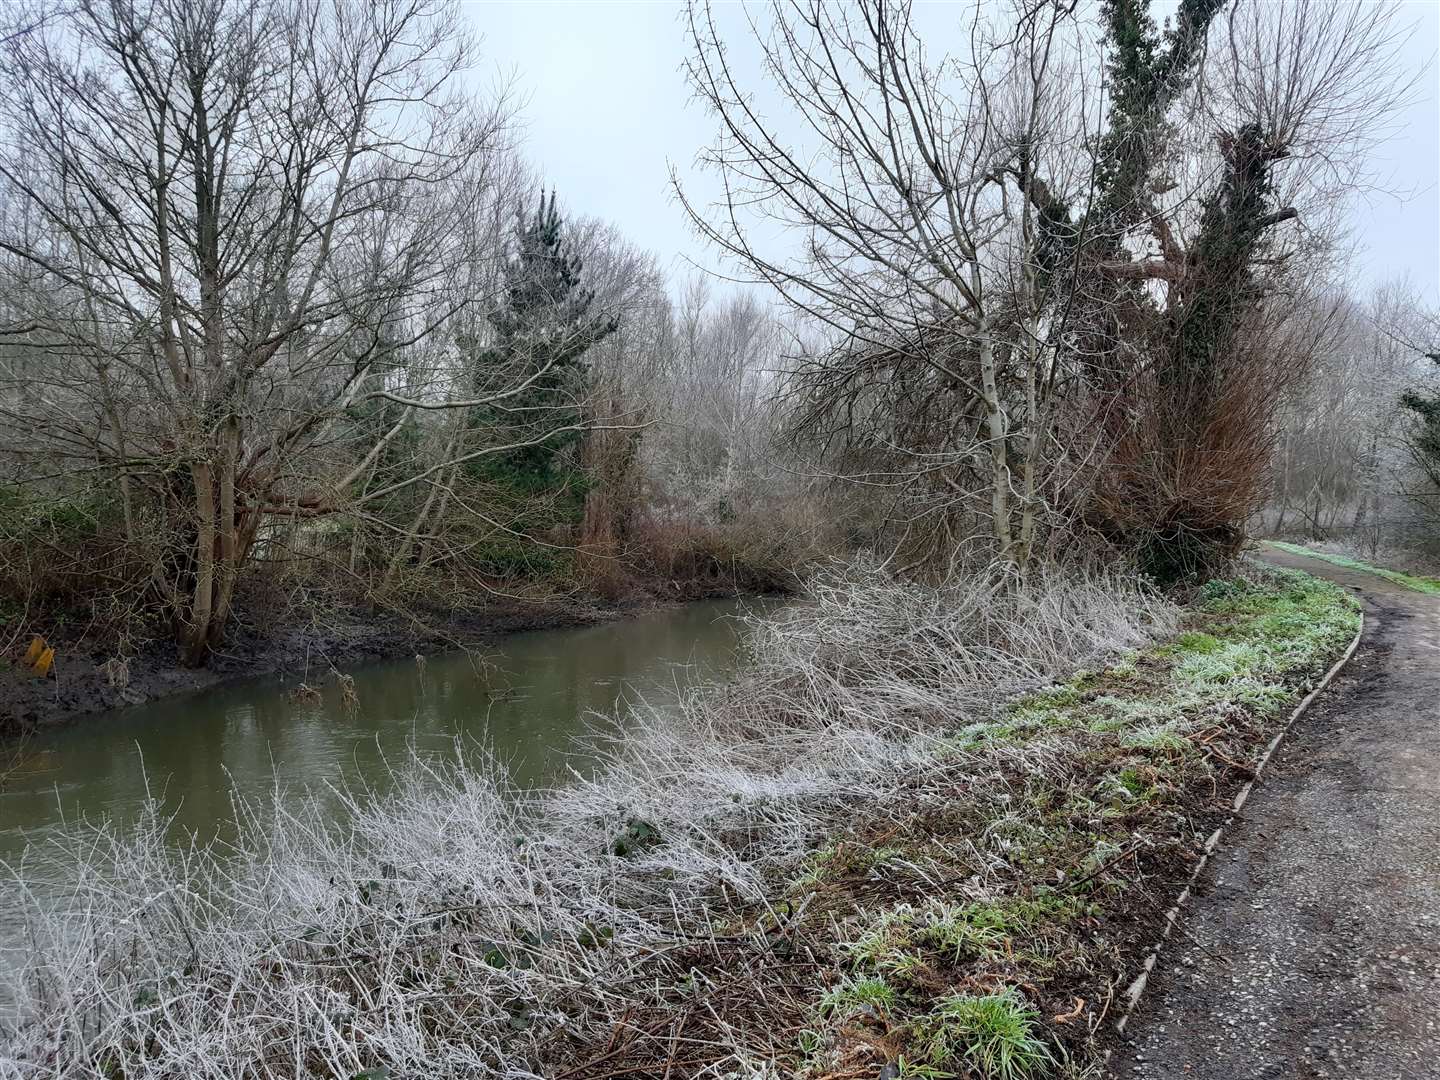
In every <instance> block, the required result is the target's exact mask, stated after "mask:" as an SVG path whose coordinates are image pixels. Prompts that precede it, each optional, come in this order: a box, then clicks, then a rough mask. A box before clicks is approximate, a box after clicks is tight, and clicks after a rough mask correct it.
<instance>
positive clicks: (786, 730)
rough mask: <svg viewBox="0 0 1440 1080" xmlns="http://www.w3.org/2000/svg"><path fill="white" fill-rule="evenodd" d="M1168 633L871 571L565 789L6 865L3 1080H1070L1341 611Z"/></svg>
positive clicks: (629, 730)
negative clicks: (1098, 995) (1182, 859)
mask: <svg viewBox="0 0 1440 1080" xmlns="http://www.w3.org/2000/svg"><path fill="white" fill-rule="evenodd" d="M1180 617H1181V616H1180V612H1179V611H1178V609H1177V608H1176V607H1174V606H1173V605H1172V604H1171V603H1170V602H1168V601H1166V600H1164V599H1161V598H1159V597H1157V596H1156V595H1154V594H1151V593H1149V592H1146V591H1143V590H1138V589H1136V588H1134V587H1131V586H1128V585H1126V584H1125V582H1124V581H1123V579H1116V578H1098V579H1093V580H1088V581H1085V580H1078V581H1077V580H1065V579H1061V578H1059V577H1055V578H1050V579H1047V580H1045V581H1044V582H1043V584H1038V583H1037V584H1035V585H1026V586H1018V585H1016V583H1015V582H1014V581H1013V580H1009V579H1004V578H1002V579H999V580H996V581H989V582H976V583H974V584H970V585H966V586H955V587H951V588H948V589H946V590H943V591H941V592H939V593H938V594H937V592H935V591H934V590H930V589H924V588H920V587H917V586H911V585H905V584H897V583H895V582H894V581H892V580H890V579H888V578H886V577H884V576H883V575H880V574H878V573H876V572H875V571H873V570H869V569H863V568H862V569H855V570H852V571H850V572H849V573H848V574H847V575H846V576H845V577H843V578H835V579H831V580H828V581H825V582H823V583H820V584H819V585H817V587H816V589H815V591H814V597H813V603H811V604H809V605H805V606H800V607H796V608H793V609H790V610H788V611H786V612H784V613H782V614H780V615H779V616H777V617H774V618H771V619H766V620H761V621H758V622H757V623H756V624H755V625H754V626H753V627H752V628H751V643H752V644H751V648H752V649H753V652H754V662H753V665H752V667H751V668H750V670H749V672H748V673H747V675H746V676H745V677H744V678H743V679H741V680H740V681H739V682H736V683H733V684H729V685H724V686H711V687H702V688H699V689H697V690H695V691H694V692H693V693H691V694H690V695H689V696H688V697H686V698H685V700H684V702H683V706H682V707H681V708H680V710H679V711H678V713H664V712H660V711H646V710H643V709H642V710H638V711H635V712H632V713H630V714H628V715H626V716H624V717H618V718H616V720H617V724H618V726H617V728H616V729H615V730H613V731H611V732H610V733H609V734H608V735H601V736H598V737H599V738H601V739H602V745H603V749H602V751H601V755H600V756H601V758H602V764H601V766H600V767H599V768H598V769H597V770H596V771H595V773H594V774H593V775H591V776H588V777H584V778H577V780H576V782H575V783H574V784H573V785H572V786H569V787H567V788H564V789H563V790H558V791H554V792H550V793H548V794H545V795H541V796H536V797H522V796H520V795H519V794H518V793H516V792H514V791H510V790H508V789H507V787H506V785H505V782H504V778H503V774H502V772H501V771H500V770H499V768H498V767H497V766H496V764H495V763H494V762H493V761H491V760H489V759H488V758H486V757H485V756H484V755H483V754H476V753H467V754H464V755H462V756H461V757H460V759H458V760H457V761H455V762H451V763H448V764H439V763H436V762H425V761H418V760H417V761H412V762H410V763H408V764H406V765H405V766H403V767H402V768H401V770H400V771H401V775H400V777H399V778H398V784H397V788H396V790H395V791H394V792H393V793H392V794H389V795H386V796H384V797H371V796H369V795H367V794H365V793H363V792H351V793H346V794H345V795H344V798H345V799H346V803H347V807H346V808H347V811H348V813H347V815H346V819H347V824H345V825H337V824H335V819H334V818H333V817H331V816H330V815H329V814H327V813H326V811H325V809H324V808H323V805H324V804H322V803H321V802H319V801H317V802H314V803H310V804H307V805H305V806H303V807H301V808H300V809H293V808H292V809H288V810H283V811H281V810H272V809H266V808H264V807H256V806H251V807H241V808H240V810H241V820H242V827H241V829H240V834H239V839H238V840H236V841H235V842H234V844H233V845H231V846H227V847H225V848H223V849H213V848H205V847H201V846H194V847H190V848H187V849H185V850H181V851H176V850H174V849H172V848H171V847H169V846H168V845H167V843H166V839H165V837H166V829H165V822H163V821H161V820H159V819H157V818H156V817H154V816H151V817H149V818H148V819H147V820H146V821H144V822H143V823H142V824H141V827H139V828H138V829H133V830H127V831H125V832H124V833H120V832H117V831H115V830H113V829H111V828H109V827H107V826H104V825H99V826H96V827H93V828H91V827H79V828H76V829H75V830H74V831H73V832H72V833H71V835H70V837H69V838H68V839H67V840H64V841H57V842H55V843H53V844H48V845H47V846H45V847H44V848H42V849H39V850H36V851H33V852H32V853H31V854H30V856H29V857H28V860H27V862H26V864H25V865H24V866H21V867H15V868H11V869H12V871H13V874H12V880H11V881H9V882H8V883H7V885H6V891H5V896H4V902H5V904H6V905H7V907H8V906H10V905H19V906H22V907H25V908H26V910H27V916H28V917H29V918H30V920H31V922H32V927H33V929H32V933H33V941H34V948H33V951H31V952H30V953H29V955H28V957H27V958H26V959H25V961H24V963H23V966H22V967H20V968H19V969H18V972H17V978H16V981H15V985H14V986H13V988H12V993H13V994H14V997H15V1000H16V1002H17V1005H16V1008H17V1009H18V1014H17V1015H16V1016H15V1017H14V1018H12V1019H11V1020H10V1021H8V1022H7V1026H6V1033H5V1042H4V1049H3V1052H0V1075H3V1076H5V1077H6V1078H7V1080H9V1078H15V1080H20V1078H23V1080H34V1078H38V1077H51V1076H53V1077H82V1076H86V1077H89V1076H93V1077H97V1078H98V1077H122V1076H123V1077H126V1078H127V1080H141V1078H147V1080H161V1078H164V1080H179V1078H181V1077H184V1078H186V1080H199V1078H203V1077H217V1078H218V1077H222V1076H224V1077H234V1076H255V1077H277V1078H278V1077H286V1078H291V1077H294V1078H299V1077H312V1076H325V1077H333V1076H343V1077H347V1078H348V1077H354V1076H360V1075H364V1076H367V1077H379V1076H385V1075H389V1076H406V1075H425V1076H428V1077H437V1078H447V1077H457V1078H458V1077H473V1076H477V1075H495V1076H531V1075H545V1076H564V1075H567V1069H578V1071H573V1072H571V1073H569V1075H598V1074H601V1073H603V1071H604V1070H603V1069H602V1068H601V1067H600V1064H598V1062H599V1061H600V1060H601V1059H606V1060H607V1061H608V1062H609V1064H611V1065H619V1064H631V1065H634V1070H632V1071H636V1072H637V1073H640V1074H643V1073H645V1071H646V1070H645V1069H642V1068H640V1065H639V1064H637V1063H638V1062H641V1061H649V1062H650V1064H651V1065H652V1066H653V1065H655V1063H660V1064H659V1065H658V1066H657V1067H655V1068H653V1069H651V1070H650V1071H651V1072H652V1073H653V1074H654V1075H660V1072H661V1070H662V1069H663V1067H664V1063H665V1062H666V1061H672V1062H673V1061H677V1060H685V1061H687V1062H689V1063H690V1066H689V1067H687V1068H686V1070H685V1074H686V1075H702V1074H703V1075H716V1076H718V1075H722V1074H727V1073H733V1072H735V1071H736V1070H739V1071H741V1072H746V1071H752V1072H754V1074H755V1075H761V1074H762V1073H763V1072H764V1070H765V1069H766V1068H781V1069H782V1071H784V1072H787V1073H794V1072H805V1071H806V1070H809V1071H811V1072H813V1073H814V1074H815V1075H817V1076H818V1075H822V1074H824V1072H825V1069H826V1068H829V1067H831V1066H833V1065H834V1064H835V1063H837V1062H839V1061H841V1060H844V1061H853V1060H854V1059H855V1057H856V1055H861V1056H862V1057H863V1056H866V1055H868V1057H869V1058H875V1059H876V1060H878V1057H877V1055H879V1056H883V1055H882V1053H881V1049H882V1048H883V1047H886V1046H891V1045H902V1046H903V1047H904V1048H905V1049H904V1051H903V1054H902V1055H901V1056H903V1057H904V1059H905V1060H906V1061H907V1062H908V1063H911V1064H914V1065H916V1066H917V1067H918V1066H919V1065H922V1064H928V1065H933V1066H935V1067H937V1068H938V1067H942V1066H945V1065H946V1064H947V1063H948V1064H949V1065H951V1066H953V1065H955V1064H956V1063H958V1062H962V1061H964V1062H970V1063H971V1065H972V1067H974V1068H977V1069H982V1070H988V1071H982V1072H981V1073H980V1075H987V1076H992V1075H993V1076H1003V1075H1014V1076H1027V1075H1036V1076H1038V1075H1043V1074H1046V1073H1047V1072H1048V1071H1051V1070H1052V1067H1053V1066H1054V1065H1055V1064H1056V1063H1057V1062H1061V1061H1063V1060H1065V1059H1066V1057H1067V1055H1075V1054H1076V1053H1078V1052H1082V1051H1083V1049H1084V1047H1085V1046H1086V1045H1087V1043H1086V1039H1087V1038H1088V1035H1089V1032H1090V1031H1091V1029H1092V1028H1093V1027H1094V1025H1095V1024H1096V1023H1098V1021H1099V1017H1100V1015H1101V1014H1102V1010H1101V1009H1100V1008H1099V1004H1100V1003H1099V1002H1098V1001H1097V999H1095V998H1094V997H1091V996H1090V991H1089V990H1088V989H1086V990H1084V991H1083V992H1084V994H1085V996H1086V998H1087V1002H1084V1003H1081V1005H1080V1006H1079V1007H1077V1009H1076V1011H1075V1012H1074V1015H1073V1017H1072V1018H1071V1019H1072V1020H1073V1024H1072V1026H1069V1027H1063V1026H1062V1027H1061V1028H1055V1027H1054V1025H1053V1023H1051V1019H1050V1018H1051V1017H1052V1016H1053V1015H1054V1013H1055V1012H1058V1011H1063V1010H1060V1009H1057V1008H1056V1001H1057V996H1056V995H1057V994H1059V993H1062V992H1068V991H1069V990H1070V989H1071V988H1072V987H1075V986H1079V985H1080V983H1079V982H1077V981H1076V980H1077V979H1079V978H1080V976H1077V975H1075V974H1074V971H1075V965H1077V964H1078V965H1080V966H1081V967H1082V968H1083V970H1084V971H1085V972H1087V973H1088V974H1087V975H1086V978H1089V979H1090V980H1091V983H1086V984H1085V986H1086V987H1088V986H1090V985H1091V984H1092V983H1093V984H1094V985H1098V986H1102V987H1103V986H1106V985H1108V986H1110V988H1111V989H1112V990H1113V988H1114V986H1115V983H1116V980H1118V979H1119V978H1121V977H1123V974H1124V970H1123V967H1124V963H1123V962H1124V959H1125V945H1126V942H1127V936H1126V935H1127V933H1129V931H1126V930H1125V929H1124V928H1123V924H1119V925H1117V923H1116V922H1115V919H1116V917H1117V916H1118V915H1120V914H1121V913H1122V912H1123V910H1124V906H1125V905H1126V904H1127V903H1129V902H1130V896H1131V886H1132V885H1139V884H1140V883H1141V882H1143V880H1144V875H1145V873H1146V872H1147V871H1148V869H1149V868H1153V866H1154V860H1155V859H1157V858H1160V857H1161V855H1162V854H1163V853H1165V852H1170V851H1184V850H1188V849H1189V848H1190V847H1191V846H1193V844H1194V842H1195V839H1196V836H1195V831H1196V828H1197V825H1196V821H1195V819H1194V818H1193V817H1189V816H1187V814H1191V813H1194V812H1195V806H1196V805H1197V804H1195V803H1194V802H1193V801H1191V800H1194V799H1195V798H1196V796H1197V793H1200V792H1209V791H1210V790H1212V783H1211V782H1212V781H1213V782H1214V783H1215V784H1218V785H1219V786H1220V789H1221V790H1223V787H1224V785H1225V784H1226V783H1227V782H1228V780H1229V778H1230V777H1231V776H1232V775H1233V773H1232V772H1231V770H1232V769H1239V768H1242V767H1243V766H1241V765H1239V764H1237V763H1238V762H1240V761H1243V760H1244V759H1245V754H1246V752H1247V747H1249V746H1250V744H1251V743H1252V742H1253V740H1254V739H1255V738H1257V737H1259V735H1260V734H1261V733H1263V730H1264V729H1265V728H1266V727H1267V726H1269V725H1271V724H1273V722H1274V720H1275V718H1276V717H1278V716H1279V715H1280V713H1281V711H1282V710H1283V707H1284V705H1285V703H1286V702H1287V701H1288V699H1289V697H1290V696H1291V694H1292V693H1293V690H1294V688H1295V687H1296V686H1297V685H1298V680H1299V679H1301V678H1303V676H1305V675H1307V674H1309V673H1311V672H1313V671H1314V670H1316V669H1317V668H1318V667H1319V666H1321V665H1322V664H1323V663H1324V662H1325V661H1326V660H1327V659H1328V658H1329V656H1330V655H1331V653H1332V652H1333V651H1334V650H1335V648H1336V647H1337V646H1338V645H1340V644H1343V640H1344V639H1345V637H1346V636H1347V635H1348V634H1349V633H1350V632H1351V630H1352V626H1353V619H1354V614H1353V605H1352V603H1351V602H1350V601H1348V600H1347V599H1345V598H1343V597H1342V596H1340V595H1339V592H1338V590H1333V589H1330V588H1329V587H1328V586H1324V585H1321V584H1319V583H1316V582H1313V581H1310V580H1308V579H1305V578H1303V577H1301V576H1299V575H1294V576H1288V577H1284V578H1277V579H1273V580H1271V579H1265V580H1261V581H1258V582H1253V583H1252V582H1240V583H1236V584H1230V585H1220V584H1217V585H1214V586H1210V587H1207V590H1206V593H1205V599H1204V601H1203V604H1202V605H1201V607H1200V612H1199V614H1198V615H1193V616H1191V617H1190V619H1191V621H1192V622H1193V621H1195V620H1197V619H1198V622H1197V623H1196V627H1197V628H1196V629H1194V630H1192V631H1191V632H1190V633H1187V634H1186V635H1183V636H1181V637H1179V638H1177V639H1175V640H1174V641H1173V642H1172V643H1171V644H1168V645H1163V646H1158V647H1156V646H1151V645H1148V644H1147V642H1150V641H1151V640H1152V639H1153V638H1154V637H1156V636H1168V635H1171V634H1173V633H1174V631H1175V630H1176V629H1177V626H1178V624H1179V620H1180ZM1202 627H1203V629H1201V628H1202ZM1080 664H1085V665H1087V666H1088V671H1087V672H1086V673H1082V674H1080V675H1073V676H1070V675H1068V673H1069V672H1071V671H1073V670H1074V668H1075V667H1076V666H1077V665H1080ZM1053 680H1059V681H1053ZM1046 683H1049V684H1050V685H1049V686H1048V688H1043V689H1035V688H1036V686H1037V684H1046ZM1027 688H1028V689H1027ZM1017 695H1019V696H1018V697H1017ZM1162 729H1163V730H1164V731H1166V732H1168V734H1169V737H1168V738H1165V739H1160V738H1156V737H1155V734H1154V733H1155V732H1156V731H1157V730H1162ZM1137 877H1138V878H1139V881H1133V880H1132V878H1137ZM37 882H44V883H45V884H46V893H47V896H48V897H49V899H47V900H46V901H45V902H44V903H39V902H37V901H35V899H34V898H33V896H34V894H32V892H31V891H30V890H31V889H32V888H35V887H36V883H37ZM57 884H63V888H61V889H59V890H58V891H59V895H60V896H62V897H63V899H62V900H60V901H59V902H58V903H57V902H55V900H54V899H53V896H54V895H55V892H56V889H55V886H56V885H57ZM1138 892H1139V893H1142V894H1143V893H1145V892H1146V889H1145V888H1144V887H1143V886H1142V887H1140V888H1139V889H1138ZM1082 930H1083V933H1082ZM980 961H983V963H982V962H980ZM977 965H978V966H977ZM942 985H944V986H947V987H948V988H949V989H948V991H947V992H946V993H944V994H938V993H937V992H936V990H937V988H938V987H939V986H942ZM1077 992H1080V991H1077ZM1069 1003H1070V1001H1069V998H1065V999H1064V1004H1066V1005H1067V1006H1068V1005H1069ZM857 1025H858V1028H857ZM870 1029H874V1034H875V1036H876V1037H875V1038H873V1039H871V1038H869V1037H868V1036H863V1035H861V1034H857V1031H862V1032H863V1031H868V1030H870ZM1057 1032H1058V1033H1059V1034H1060V1035H1061V1036H1062V1037H1060V1038H1057ZM677 1040H678V1041H677ZM897 1040H899V1042H898V1043H897ZM677 1047H678V1048H677ZM679 1048H683V1052H682V1049H679ZM682 1053H683V1056H682ZM867 1059H868V1058H867ZM587 1062H595V1063H596V1064H594V1065H593V1071H592V1072H587V1071H586V1067H587V1066H586V1065H585V1063H587ZM697 1062H699V1063H701V1065H702V1066H703V1067H696V1063H697ZM766 1062H769V1063H770V1064H769V1065H766V1064H765V1063H766ZM996 1062H1008V1064H1005V1065H1003V1066H1002V1065H999V1064H995V1063H996ZM907 1067H908V1066H907ZM1005 1069H1008V1070H1010V1072H1008V1073H1007V1072H1005V1071H1004V1070H1005ZM385 1070H389V1071H388V1073H387V1072H385ZM997 1070H999V1071H997Z"/></svg>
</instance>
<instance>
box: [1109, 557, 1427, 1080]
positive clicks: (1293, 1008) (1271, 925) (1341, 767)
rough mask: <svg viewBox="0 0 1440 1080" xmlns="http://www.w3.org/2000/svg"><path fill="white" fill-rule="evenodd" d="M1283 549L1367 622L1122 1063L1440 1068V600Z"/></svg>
mask: <svg viewBox="0 0 1440 1080" xmlns="http://www.w3.org/2000/svg"><path fill="white" fill-rule="evenodd" d="M1264 558H1265V559H1266V561H1268V562H1271V563H1274V564H1276V565H1280V566H1293V567H1299V568H1300V569H1303V570H1306V571H1308V572H1310V573H1312V574H1315V575H1316V576H1318V577H1324V578H1329V579H1330V580H1331V581H1335V582H1338V583H1340V584H1342V585H1345V586H1346V587H1348V588H1352V589H1354V590H1355V591H1356V593H1357V594H1358V595H1360V596H1361V598H1362V599H1363V601H1364V603H1365V617H1366V620H1367V622H1366V630H1365V636H1364V638H1363V640H1362V641H1361V644H1360V648H1359V650H1358V651H1357V652H1356V655H1355V658H1354V660H1353V661H1352V662H1351V664H1350V666H1349V667H1348V668H1347V669H1346V670H1345V671H1344V672H1343V673H1342V674H1341V675H1340V676H1339V677H1338V678H1337V679H1336V680H1335V682H1334V683H1333V684H1332V685H1331V687H1330V688H1329V689H1328V690H1327V691H1326V693H1325V694H1324V695H1322V697H1321V698H1320V700H1318V701H1317V702H1316V703H1315V705H1314V707H1312V708H1311V710H1310V711H1309V712H1307V713H1306V715H1305V716H1303V717H1302V718H1301V719H1300V720H1299V721H1298V722H1297V723H1296V725H1295V727H1294V729H1293V730H1292V731H1291V732H1290V734H1289V735H1288V736H1287V737H1286V740H1285V742H1284V744H1283V745H1282V746H1281V748H1280V750H1279V751H1278V752H1277V753H1276V755H1275V757H1274V758H1273V759H1272V761H1271V762H1270V766H1269V769H1268V771H1267V773H1266V775H1265V779H1264V781H1263V782H1262V783H1261V784H1259V785H1257V787H1256V791H1255V794H1254V795H1253V796H1252V797H1251V799H1250V801H1249V803H1248V804H1247V805H1246V807H1245V811H1244V815H1243V820H1241V821H1240V822H1238V823H1237V825H1236V827H1235V828H1234V830H1233V831H1232V832H1230V833H1227V835H1226V837H1225V842H1224V847H1223V849H1222V850H1221V851H1220V852H1219V853H1218V855H1217V857H1216V859H1215V860H1214V861H1213V862H1212V864H1211V867H1210V868H1209V869H1208V871H1207V873H1206V874H1205V875H1204V879H1203V880H1202V883H1201V891H1200V894H1199V895H1198V896H1196V897H1195V898H1194V899H1193V900H1192V901H1191V906H1190V909H1189V912H1188V913H1187V914H1186V915H1185V916H1184V918H1183V919H1182V921H1181V924H1180V931H1179V932H1177V934H1176V936H1175V938H1174V939H1173V940H1172V942H1171V943H1170V944H1168V945H1167V946H1166V949H1165V950H1164V951H1163V952H1162V954H1161V959H1160V964H1159V968H1158V970H1157V973H1156V977H1154V978H1152V980H1151V983H1150V988H1149V990H1148V991H1147V992H1146V996H1145V998H1144V1000H1143V1001H1142V1002H1141V1005H1140V1008H1139V1010H1138V1011H1137V1012H1136V1014H1135V1016H1134V1017H1133V1018H1132V1019H1131V1021H1130V1027H1129V1032H1128V1035H1129V1041H1128V1045H1127V1046H1126V1047H1124V1048H1123V1049H1122V1050H1119V1051H1117V1052H1116V1055H1115V1057H1114V1058H1113V1059H1112V1062H1111V1075H1112V1076H1113V1077H1116V1078H1124V1080H1134V1078H1144V1080H1212V1078H1213V1080H1270V1078H1281V1077H1284V1078H1287V1080H1288V1078H1291V1077H1322V1076H1323V1077H1333V1078H1337V1080H1341V1078H1343V1080H1397V1078H1403V1080H1440V597H1437V596H1427V595H1424V594H1422V593H1416V592H1412V591H1410V590H1407V589H1404V588H1402V587H1401V586H1398V585H1394V584H1391V583H1390V582H1388V581H1385V580H1384V579H1382V578H1378V577H1375V576H1374V575H1371V574H1366V573H1364V572H1361V571H1355V570H1347V569H1344V568H1343V567H1339V566H1334V565H1332V564H1330V563H1326V562H1323V561H1321V560H1318V559H1308V558H1305V557H1303V556H1296V555H1290V554H1286V553H1282V552H1280V551H1277V550H1273V549H1266V550H1265V552H1264ZM1177 891H1178V887H1177Z"/></svg>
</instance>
